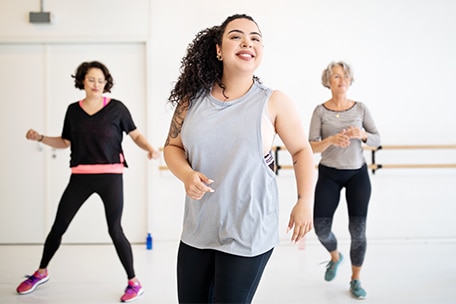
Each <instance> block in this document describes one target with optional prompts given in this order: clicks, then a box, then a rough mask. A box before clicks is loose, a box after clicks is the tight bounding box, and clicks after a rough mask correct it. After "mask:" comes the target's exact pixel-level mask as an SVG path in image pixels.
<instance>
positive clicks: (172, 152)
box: [163, 145, 193, 181]
mask: <svg viewBox="0 0 456 304" xmlns="http://www.w3.org/2000/svg"><path fill="white" fill-rule="evenodd" d="M163 158H164V160H165V162H166V165H167V166H168V169H169V170H170V171H171V172H172V173H173V174H174V175H175V176H176V177H177V178H178V179H179V180H181V181H184V177H185V176H186V175H187V174H188V173H189V172H191V171H193V170H192V168H191V167H190V164H189V163H188V160H187V158H186V157H185V152H184V150H183V149H182V148H180V147H178V146H173V145H167V146H165V148H164V149H163Z"/></svg>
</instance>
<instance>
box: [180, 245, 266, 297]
mask: <svg viewBox="0 0 456 304" xmlns="http://www.w3.org/2000/svg"><path fill="white" fill-rule="evenodd" d="M272 251H273V249H271V250H269V251H267V252H266V253H263V254H261V255H258V256H255V257H242V256H237V255H232V254H228V253H224V252H221V251H217V250H211V249H197V248H194V247H191V246H188V245H186V244H184V243H183V242H181V243H180V246H179V252H178V259H177V290H178V297H179V303H251V302H252V299H253V296H254V295H255V292H256V289H257V287H258V284H259V282H260V279H261V276H262V274H263V271H264V268H265V267H266V264H267V262H268V260H269V258H270V257H271V254H272Z"/></svg>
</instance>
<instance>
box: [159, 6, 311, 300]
mask: <svg viewBox="0 0 456 304" xmlns="http://www.w3.org/2000/svg"><path fill="white" fill-rule="evenodd" d="M262 54H263V38H262V34H261V32H260V30H259V28H258V25H257V24H256V22H255V21H254V20H253V19H252V18H251V17H250V16H247V15H234V16H231V17H228V18H227V19H226V20H225V21H224V22H223V23H222V25H220V26H214V27H212V28H208V29H205V30H203V31H201V32H200V33H198V34H197V35H196V37H195V39H194V40H193V42H192V43H191V44H190V45H189V46H188V48H187V54H186V56H185V57H184V58H183V59H182V66H181V74H180V76H179V78H178V80H177V82H176V84H175V86H174V88H173V89H172V91H171V94H170V97H169V101H170V103H171V104H172V105H174V106H175V107H176V109H175V112H174V116H173V118H172V121H171V126H170V130H169V134H168V137H167V140H166V143H165V148H164V158H165V161H166V163H167V165H168V168H169V169H170V170H171V172H172V173H173V174H174V175H175V176H176V177H177V178H179V179H180V180H181V181H182V182H183V184H184V187H185V191H186V197H185V212H184V223H183V229H182V235H181V242H180V245H179V251H178V257H177V288H178V299H179V302H180V303H213V302H217V303H250V302H251V301H252V299H253V296H254V294H255V292H256V289H257V286H258V284H259V282H260V279H261V276H262V274H263V270H264V268H265V266H266V264H267V262H268V260H269V258H270V256H271V254H272V251H273V248H274V247H275V246H276V245H277V244H278V243H279V233H278V231H279V230H278V229H279V227H278V226H279V220H278V219H279V217H278V211H279V204H278V192H277V190H278V187H277V183H276V175H275V173H274V171H273V170H271V168H270V165H271V161H270V160H271V157H270V155H268V152H269V150H268V148H266V149H265V147H268V145H269V149H271V146H272V140H273V134H274V133H277V134H278V135H279V137H280V138H281V140H282V141H283V143H284V144H285V146H286V148H287V150H288V151H289V152H290V154H291V156H292V159H293V163H294V169H295V176H296V185H297V187H296V189H297V192H298V193H297V201H296V204H295V206H294V208H293V210H292V211H291V214H290V220H289V224H288V229H289V230H292V236H291V241H292V242H297V241H298V240H300V239H301V238H302V237H304V235H305V234H306V233H307V232H309V231H310V230H311V229H312V218H313V217H312V208H311V205H312V200H313V185H314V183H313V176H314V164H313V155H312V150H311V147H310V144H309V142H308V140H307V137H306V135H305V132H304V130H303V127H302V123H301V120H300V117H299V115H298V111H297V110H296V108H295V105H294V103H293V102H292V101H291V100H290V98H288V97H287V96H286V95H285V94H284V93H282V92H280V91H274V90H271V89H269V88H267V87H265V86H263V85H262V84H261V82H260V81H259V78H258V77H256V76H255V75H254V72H255V70H256V69H257V67H258V66H259V65H260V63H261V59H262ZM265 113H266V114H265ZM265 117H266V118H265ZM265 120H266V121H268V120H269V123H267V122H266V123H264V122H265ZM265 150H266V151H265Z"/></svg>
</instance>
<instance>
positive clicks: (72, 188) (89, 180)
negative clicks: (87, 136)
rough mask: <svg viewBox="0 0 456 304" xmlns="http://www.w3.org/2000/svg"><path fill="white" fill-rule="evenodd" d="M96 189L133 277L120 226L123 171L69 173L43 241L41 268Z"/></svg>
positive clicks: (131, 255) (130, 256)
mask: <svg viewBox="0 0 456 304" xmlns="http://www.w3.org/2000/svg"><path fill="white" fill-rule="evenodd" d="M94 193H97V194H98V195H99V196H100V197H101V199H102V201H103V204H104V209H105V216H106V221H107V223H108V231H109V235H110V237H111V239H112V241H113V243H114V247H115V248H116V252H117V255H118V256H119V258H120V261H121V263H122V265H123V267H124V269H125V271H126V273H127V276H128V279H132V278H134V277H135V272H134V269H133V253H132V250H131V245H130V242H129V241H128V239H127V238H126V236H125V234H124V232H123V229H122V226H121V219H122V211H123V176H122V174H72V175H71V177H70V182H69V183H68V186H67V187H66V189H65V191H64V192H63V194H62V198H61V199H60V202H59V206H58V208H57V214H56V216H55V220H54V224H53V225H52V228H51V231H50V232H49V234H48V236H47V238H46V242H45V243H44V250H43V255H42V258H41V262H40V268H46V267H47V266H48V264H49V262H50V260H51V259H52V257H53V256H54V254H55V253H56V252H57V249H58V248H59V247H60V243H61V241H62V236H63V234H64V233H65V232H66V230H67V229H68V226H69V225H70V223H71V221H72V220H73V218H74V216H75V215H76V213H77V212H78V210H79V208H81V206H82V205H83V204H84V202H85V201H86V200H87V199H88V198H89V197H90V196H91V195H92V194H94Z"/></svg>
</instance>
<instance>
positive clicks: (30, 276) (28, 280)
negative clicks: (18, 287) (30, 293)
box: [24, 274, 39, 283]
mask: <svg viewBox="0 0 456 304" xmlns="http://www.w3.org/2000/svg"><path fill="white" fill-rule="evenodd" d="M24 278H26V279H27V282H30V283H33V282H35V281H36V280H39V279H38V278H37V277H36V276H35V275H33V274H32V275H29V274H26V275H24Z"/></svg>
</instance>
